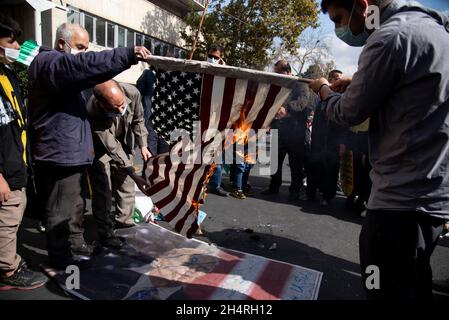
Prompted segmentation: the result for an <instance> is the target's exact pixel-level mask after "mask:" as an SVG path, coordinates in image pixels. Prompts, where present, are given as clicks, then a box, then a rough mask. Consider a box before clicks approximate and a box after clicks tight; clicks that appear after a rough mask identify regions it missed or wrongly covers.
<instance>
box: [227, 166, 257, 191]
mask: <svg viewBox="0 0 449 320" xmlns="http://www.w3.org/2000/svg"><path fill="white" fill-rule="evenodd" d="M232 166H233V167H234V178H233V181H232V184H233V186H234V188H236V189H237V190H242V189H243V186H246V184H247V183H248V178H249V173H250V172H251V168H252V167H253V165H252V164H249V163H237V164H232Z"/></svg>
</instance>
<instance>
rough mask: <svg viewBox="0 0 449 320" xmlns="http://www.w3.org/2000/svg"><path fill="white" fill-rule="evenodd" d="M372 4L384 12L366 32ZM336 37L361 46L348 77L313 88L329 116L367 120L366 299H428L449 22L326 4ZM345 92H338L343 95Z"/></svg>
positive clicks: (441, 204) (446, 146) (448, 170)
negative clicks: (355, 66) (369, 181)
mask: <svg viewBox="0 0 449 320" xmlns="http://www.w3.org/2000/svg"><path fill="white" fill-rule="evenodd" d="M368 5H376V6H378V8H380V27H377V28H376V29H373V28H369V27H370V24H369V23H365V20H366V21H367V22H369V21H370V20H371V18H372V17H370V18H368V19H366V17H367V12H368V11H369V10H368V9H369V8H368ZM321 7H322V11H323V12H324V13H326V12H328V13H329V17H330V19H331V20H332V21H333V22H334V23H335V27H336V30H335V31H336V34H337V36H338V37H339V38H340V39H341V40H343V41H345V42H346V43H347V44H349V45H351V46H363V45H365V47H364V48H363V51H362V53H361V55H360V58H359V64H358V71H357V72H356V73H355V74H354V76H353V78H352V79H351V78H346V79H341V80H339V81H337V82H335V83H334V84H333V85H332V86H329V83H328V82H327V80H326V79H323V78H322V79H318V80H315V81H314V82H312V83H311V84H310V86H311V88H312V89H313V90H314V91H315V92H316V93H318V94H319V95H320V97H321V99H322V100H323V101H325V103H326V106H325V107H326V108H327V109H326V112H327V115H328V117H329V118H330V119H331V120H333V121H335V122H337V123H339V124H341V125H345V126H354V125H357V124H360V123H362V122H363V121H365V120H366V119H367V118H370V128H369V139H370V141H369V142H370V145H369V157H370V162H371V165H372V171H371V179H372V182H373V186H372V191H371V196H370V199H369V202H368V205H367V208H368V210H367V214H366V219H365V223H364V226H363V228H362V231H361V234H360V239H359V242H360V243H359V244H360V264H361V269H362V270H361V271H362V278H363V281H364V286H365V289H366V292H367V294H368V297H369V298H383V299H385V298H390V299H392V298H400V299H401V298H402V299H404V298H405V299H416V298H425V299H428V298H431V297H432V270H431V267H430V257H431V255H432V253H433V250H434V249H435V246H436V244H437V239H438V237H439V235H440V233H441V231H442V229H443V224H444V220H445V219H447V218H448V217H449V64H448V61H447V59H445V57H449V45H448V43H449V21H448V20H447V17H444V16H443V15H442V14H439V13H438V12H435V11H432V10H430V9H428V8H424V7H421V6H419V5H418V4H408V5H407V4H405V3H404V2H402V1H399V0H393V1H392V0H353V1H350V0H347V1H343V0H323V1H322V3H321ZM345 87H347V88H346V91H345V93H344V94H339V93H336V92H343V91H342V89H343V88H345Z"/></svg>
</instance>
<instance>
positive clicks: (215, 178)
mask: <svg viewBox="0 0 449 320" xmlns="http://www.w3.org/2000/svg"><path fill="white" fill-rule="evenodd" d="M222 171H223V166H222V165H221V164H217V166H216V167H215V171H214V174H213V175H212V177H211V178H210V181H209V187H210V188H211V189H212V190H213V189H217V188H218V187H220V186H221V175H222Z"/></svg>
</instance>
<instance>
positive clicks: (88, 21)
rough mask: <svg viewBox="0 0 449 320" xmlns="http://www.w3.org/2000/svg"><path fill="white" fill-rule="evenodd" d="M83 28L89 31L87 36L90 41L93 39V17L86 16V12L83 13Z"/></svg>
mask: <svg viewBox="0 0 449 320" xmlns="http://www.w3.org/2000/svg"><path fill="white" fill-rule="evenodd" d="M84 29H86V30H87V32H88V33H89V38H90V40H91V41H93V40H94V18H93V17H91V16H88V15H87V14H85V15H84Z"/></svg>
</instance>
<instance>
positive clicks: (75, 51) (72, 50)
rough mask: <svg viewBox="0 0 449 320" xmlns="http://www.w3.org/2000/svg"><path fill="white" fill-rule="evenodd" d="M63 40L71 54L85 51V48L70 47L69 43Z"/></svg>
mask: <svg viewBox="0 0 449 320" xmlns="http://www.w3.org/2000/svg"><path fill="white" fill-rule="evenodd" d="M64 42H65V44H66V45H67V47H69V49H70V53H71V54H73V55H76V54H78V53H82V52H85V51H86V50H79V49H74V48H72V47H71V46H70V44H69V43H68V42H67V41H64Z"/></svg>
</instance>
